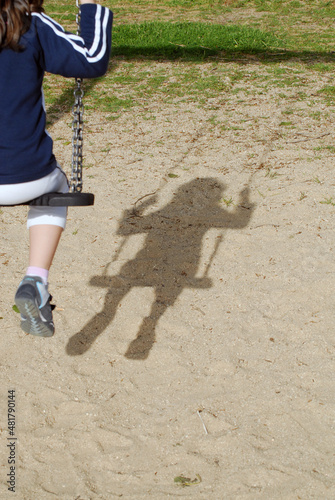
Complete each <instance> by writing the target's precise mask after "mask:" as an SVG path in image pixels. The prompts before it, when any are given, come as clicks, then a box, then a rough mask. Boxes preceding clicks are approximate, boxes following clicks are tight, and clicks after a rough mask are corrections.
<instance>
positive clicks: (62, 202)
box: [23, 192, 94, 207]
mask: <svg viewBox="0 0 335 500" xmlns="http://www.w3.org/2000/svg"><path fill="white" fill-rule="evenodd" d="M23 205H29V206H35V207H45V206H47V207H87V206H90V205H94V194H92V193H80V192H74V193H46V194H42V195H41V196H38V198H35V199H34V200H30V201H27V202H26V203H23Z"/></svg>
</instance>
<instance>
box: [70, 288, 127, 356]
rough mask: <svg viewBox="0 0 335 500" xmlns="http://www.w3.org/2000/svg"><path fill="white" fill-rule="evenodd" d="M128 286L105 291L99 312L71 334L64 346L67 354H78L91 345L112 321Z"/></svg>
mask: <svg viewBox="0 0 335 500" xmlns="http://www.w3.org/2000/svg"><path fill="white" fill-rule="evenodd" d="M129 289H130V287H127V288H123V289H121V290H120V289H118V290H114V289H113V288H111V290H109V291H108V292H107V295H106V299H105V305H104V308H103V310H102V311H101V312H99V313H98V314H96V315H95V316H94V317H93V318H92V319H91V320H90V321H89V322H88V323H87V324H86V325H85V326H84V328H82V330H80V331H79V332H77V333H76V334H75V335H73V336H72V337H71V338H70V339H69V341H68V343H67V346H66V353H67V354H68V355H69V356H80V355H82V354H84V353H85V352H86V351H88V349H89V348H90V347H91V345H92V344H93V342H94V341H95V340H96V339H97V338H98V337H99V335H100V334H101V333H102V332H103V331H104V330H105V329H106V328H107V327H108V325H109V324H110V323H111V322H112V321H113V319H114V316H115V314H116V310H117V307H118V305H119V303H120V302H121V300H122V299H123V297H124V296H125V295H126V294H127V293H128V291H129Z"/></svg>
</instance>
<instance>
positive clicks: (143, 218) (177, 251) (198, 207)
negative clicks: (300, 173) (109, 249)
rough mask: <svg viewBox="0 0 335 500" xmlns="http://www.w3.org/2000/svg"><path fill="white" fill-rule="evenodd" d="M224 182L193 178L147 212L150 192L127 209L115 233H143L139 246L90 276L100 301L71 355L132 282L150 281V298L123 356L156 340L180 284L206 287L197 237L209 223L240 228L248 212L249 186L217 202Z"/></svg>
mask: <svg viewBox="0 0 335 500" xmlns="http://www.w3.org/2000/svg"><path fill="white" fill-rule="evenodd" d="M223 191H224V185H223V184H221V183H220V182H219V181H218V180H216V179H214V178H197V179H194V180H192V181H190V182H188V183H187V184H184V185H182V186H181V187H179V189H178V190H177V192H176V193H175V195H174V197H173V199H172V201H171V202H170V203H169V204H168V205H166V206H165V207H163V208H162V209H159V210H157V211H156V212H153V213H150V214H148V215H143V213H144V210H145V209H146V208H147V207H148V206H149V205H152V204H153V203H154V202H155V197H151V198H150V199H147V200H146V201H143V203H142V204H141V205H140V206H139V207H137V208H136V210H134V209H132V210H126V211H125V213H124V216H123V218H122V221H121V223H120V226H119V229H118V234H120V235H123V236H124V237H127V236H130V235H133V234H138V233H146V234H147V236H146V239H145V242H144V246H143V248H142V249H141V250H139V252H138V253H137V254H136V256H135V258H134V259H132V260H130V261H128V262H126V263H125V264H124V265H123V266H122V268H121V270H120V273H119V274H118V275H117V276H95V277H93V278H92V279H91V281H90V285H92V286H96V287H103V288H107V289H108V290H107V293H106V298H105V304H104V307H103V309H102V311H101V312H99V313H98V314H96V315H95V316H94V317H93V318H92V319H91V320H90V321H89V322H88V323H87V324H86V325H85V326H84V327H83V329H82V330H80V331H79V332H78V333H76V334H75V335H73V336H72V337H71V338H70V340H69V342H68V344H67V348H66V350H67V353H68V354H69V355H71V356H75V355H81V354H83V353H85V352H86V351H87V350H88V349H89V348H90V346H91V345H92V343H93V342H94V341H95V339H96V338H97V337H98V336H99V335H100V334H101V333H102V332H103V331H104V330H105V329H106V328H107V327H108V325H109V324H110V323H111V321H112V320H113V318H114V317H115V314H116V311H117V308H118V305H119V304H120V302H121V301H122V299H123V298H124V297H125V295H126V294H127V293H128V292H129V291H130V290H131V289H132V288H133V287H146V286H149V287H152V288H153V289H154V291H155V300H154V302H153V304H152V308H151V311H150V314H149V316H147V317H146V318H144V319H143V322H142V324H141V326H140V329H139V332H138V334H137V336H136V338H135V339H134V340H133V341H132V342H131V344H130V345H129V347H128V349H127V352H126V353H125V356H126V357H127V358H129V359H137V360H143V359H146V358H147V357H148V355H149V352H150V350H151V348H152V346H153V344H154V342H155V330H156V326H157V323H158V321H159V319H160V318H161V316H162V315H163V314H164V312H165V311H166V309H167V308H168V307H170V306H172V305H173V304H174V303H175V301H176V299H177V298H178V296H179V295H180V293H181V292H182V291H183V289H184V288H198V289H201V288H210V287H211V286H212V283H211V280H210V279H209V278H208V277H207V272H208V268H207V270H206V274H205V276H204V277H202V278H197V277H196V273H197V270H198V266H199V262H200V256H201V248H202V240H203V237H204V235H205V233H206V232H207V231H208V230H209V229H212V228H220V229H226V228H227V229H228V228H229V229H240V228H243V227H245V226H246V225H247V224H248V223H249V220H250V218H251V215H252V212H253V205H252V204H250V201H249V191H248V189H244V190H243V191H242V192H241V193H240V200H239V204H238V205H237V206H236V208H235V210H233V211H227V210H225V209H223V208H222V207H221V206H220V201H222V196H223Z"/></svg>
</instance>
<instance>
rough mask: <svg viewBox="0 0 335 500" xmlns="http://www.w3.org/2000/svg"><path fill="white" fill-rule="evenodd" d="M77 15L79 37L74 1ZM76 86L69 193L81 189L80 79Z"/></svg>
mask: <svg viewBox="0 0 335 500" xmlns="http://www.w3.org/2000/svg"><path fill="white" fill-rule="evenodd" d="M76 6H77V8H78V13H77V15H76V22H77V35H80V5H79V0H76ZM75 81H76V85H77V87H76V88H75V90H74V92H73V95H74V105H73V107H72V116H73V121H72V131H73V136H72V163H71V180H70V192H71V193H74V192H79V193H80V192H81V191H82V189H83V180H82V172H83V125H84V119H83V116H84V105H83V102H82V98H83V96H84V91H83V89H82V86H81V84H82V81H83V80H82V78H76V79H75Z"/></svg>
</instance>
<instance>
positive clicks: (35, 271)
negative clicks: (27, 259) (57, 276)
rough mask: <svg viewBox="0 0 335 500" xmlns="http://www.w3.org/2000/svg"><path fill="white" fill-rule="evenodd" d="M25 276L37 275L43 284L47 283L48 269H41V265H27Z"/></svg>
mask: <svg viewBox="0 0 335 500" xmlns="http://www.w3.org/2000/svg"><path fill="white" fill-rule="evenodd" d="M26 276H39V277H40V278H42V281H43V283H44V284H45V285H47V284H48V276H49V271H48V269H43V268H42V267H34V266H29V267H28V269H27V272H26Z"/></svg>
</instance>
